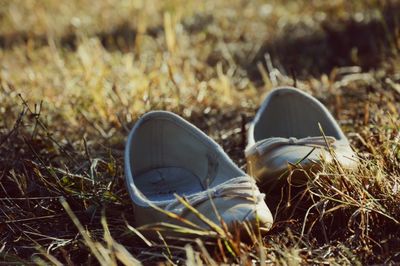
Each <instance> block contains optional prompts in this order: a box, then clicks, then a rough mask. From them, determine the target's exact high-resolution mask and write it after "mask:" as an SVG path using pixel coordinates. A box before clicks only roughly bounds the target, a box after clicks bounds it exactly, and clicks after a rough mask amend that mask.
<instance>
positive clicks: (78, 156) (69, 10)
mask: <svg viewBox="0 0 400 266" xmlns="http://www.w3.org/2000/svg"><path fill="white" fill-rule="evenodd" d="M389 2H390V3H389ZM396 10H399V3H398V1H387V2H385V3H383V2H381V1H373V0H371V1H341V0H340V1H339V0H337V1H329V2H327V1H283V0H274V1H251V2H248V1H239V0H235V1H178V0H174V1H117V0H107V1H100V2H95V3H94V2H93V1H77V0H76V1H63V2H59V1H55V0H44V1H33V0H23V1H5V0H3V1H2V0H0V22H1V23H0V62H1V63H0V101H1V104H0V115H1V117H2V119H0V144H1V145H0V155H1V156H0V157H1V159H0V169H1V170H0V173H1V174H0V217H1V219H0V239H1V241H0V260H4V261H6V262H9V263H11V262H20V263H25V264H26V263H28V262H30V261H33V262H35V263H37V264H43V265H44V264H48V263H51V264H61V263H63V264H70V265H72V264H79V263H81V264H104V265H117V264H118V263H120V264H125V265H130V264H134V263H139V262H141V263H143V264H148V263H155V262H164V263H167V264H182V263H183V264H184V263H185V261H186V263H187V264H200V263H204V264H207V265H215V264H219V263H239V264H251V263H260V264H263V263H266V264H283V265H296V264H298V263H303V264H352V265H353V264H360V263H364V264H365V263H390V262H396V261H397V262H398V261H399V259H400V257H399V254H400V249H399V246H400V243H399V240H398V235H399V234H400V225H399V220H400V215H399V214H400V209H399V202H400V185H399V183H400V177H399V175H400V161H399V160H400V149H399V140H400V133H399V128H400V124H399V122H398V121H399V111H400V106H399V99H400V98H399V97H400V96H399V95H400V85H399V84H400V74H399V73H400V72H399V71H400V64H399V57H398V54H399V51H400V24H399V21H398V19H397V18H396V16H395V15H393V14H397V13H396V12H397V11H396ZM292 55H293V56H292ZM288 57H290V58H288ZM282 85H296V86H297V87H299V88H300V89H302V90H305V91H307V92H310V93H312V94H313V95H315V96H317V97H318V98H319V99H321V100H322V101H323V102H324V103H325V104H326V105H327V106H328V108H329V109H330V110H331V111H332V113H333V114H334V115H335V117H336V118H338V120H339V122H340V124H341V125H342V127H343V129H344V130H345V131H346V134H347V135H348V136H349V138H350V140H351V143H352V145H353V146H354V148H355V150H356V151H357V152H358V155H359V157H360V161H361V165H360V167H359V169H357V170H354V171H346V170H344V171H343V170H342V169H340V168H338V167H337V166H335V165H333V166H332V165H324V166H323V167H322V170H321V171H320V172H319V173H316V174H310V175H309V176H308V181H307V184H305V185H303V186H299V185H292V186H290V185H289V184H284V185H281V186H280V187H277V188H276V189H274V190H273V191H271V192H269V193H268V195H267V196H266V200H267V204H268V206H269V207H270V208H271V211H272V213H274V214H275V221H276V222H275V224H274V227H273V228H272V230H271V231H270V233H268V234H267V235H266V236H263V237H262V236H261V235H259V234H258V231H257V228H248V226H246V225H242V227H243V228H246V230H245V231H247V232H248V233H249V232H250V237H247V238H245V237H244V235H241V236H239V235H238V234H235V233H229V232H227V231H226V230H225V229H226V228H224V227H223V226H222V227H219V226H217V225H210V230H208V231H207V230H205V231H204V230H203V231H202V230H197V229H196V228H190V227H187V228H186V227H181V226H176V225H166V224H162V223H161V224H157V225H153V226H150V225H149V226H146V227H145V228H141V229H146V230H149V229H150V230H153V231H154V230H155V229H159V232H160V234H159V235H157V236H158V237H156V239H147V238H146V236H144V235H143V234H142V231H140V232H139V230H138V228H134V227H132V226H131V225H132V224H133V219H134V213H133V209H132V207H131V201H130V198H129V196H128V195H127V192H126V189H125V185H124V180H123V170H122V169H123V158H122V157H123V149H124V141H125V138H126V136H127V134H128V131H129V130H130V128H131V127H132V126H133V124H134V123H135V121H136V120H137V118H138V117H139V116H140V115H142V114H144V113H145V112H147V111H150V110H155V109H163V110H170V111H174V112H176V113H178V114H180V115H182V116H183V117H185V118H187V119H188V120H190V121H191V122H193V123H194V124H195V125H197V126H198V127H200V128H201V129H202V130H204V131H205V132H206V133H207V134H208V135H210V136H211V137H213V138H214V139H215V140H216V141H217V142H219V143H220V144H221V145H222V146H223V147H224V149H225V150H226V151H227V152H228V153H229V155H230V156H231V157H232V158H233V159H234V161H235V162H237V163H238V164H239V165H240V166H241V167H243V168H245V165H244V157H243V156H244V155H243V150H244V146H245V141H246V140H245V137H246V132H245V130H246V123H247V122H249V121H250V120H251V119H252V117H253V116H254V113H255V111H256V109H257V107H258V106H259V104H260V103H261V101H262V99H263V96H264V95H265V94H266V93H267V92H268V91H270V90H271V89H272V88H273V87H275V86H282ZM296 171H298V170H296ZM287 183H290V178H289V179H288V182H287ZM263 189H264V190H265V191H269V190H268V188H263ZM61 198H62V200H61V201H60V199H61ZM181 200H184V199H181ZM188 208H190V206H188ZM194 211H195V210H194ZM166 231H175V232H179V233H181V234H182V236H181V237H172V238H171V237H168V234H165V232H166ZM164 235H165V236H164ZM194 235H197V236H199V237H200V236H201V240H200V239H195V237H194Z"/></svg>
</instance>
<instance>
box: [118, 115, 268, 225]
mask: <svg viewBox="0 0 400 266" xmlns="http://www.w3.org/2000/svg"><path fill="white" fill-rule="evenodd" d="M125 177H126V184H127V188H128V191H129V194H130V197H131V199H132V201H133V205H134V211H135V225H136V226H137V227H140V226H143V225H149V224H156V223H161V222H162V223H169V224H175V225H176V224H178V225H182V222H180V221H179V220H178V219H175V218H173V217H172V216H174V215H177V216H179V217H181V218H183V219H185V220H187V221H189V222H190V223H192V224H194V225H196V226H198V227H200V228H204V229H209V225H207V223H205V222H204V221H203V220H202V219H200V218H199V217H198V215H197V214H195V213H194V212H193V211H191V210H190V209H189V208H188V207H187V206H185V205H184V204H182V203H181V201H179V200H178V199H177V197H176V196H175V195H179V196H181V197H184V198H185V199H186V200H187V201H188V202H189V204H190V205H191V206H193V207H194V208H195V210H197V211H198V212H199V213H201V214H202V215H204V216H205V217H206V218H207V219H209V220H210V221H212V222H213V223H215V224H216V225H218V226H220V225H221V223H220V219H219V218H218V217H221V218H222V220H224V222H225V223H226V224H227V225H228V226H233V224H234V223H235V222H241V221H249V222H251V223H253V224H255V223H256V221H257V224H259V225H260V226H261V227H263V228H265V229H269V228H270V227H271V225H272V215H271V213H270V211H269V209H268V207H267V205H266V204H265V202H264V194H261V193H260V191H259V189H258V187H257V186H256V184H255V181H254V180H253V179H252V178H250V177H249V176H247V175H246V174H245V173H244V172H243V171H242V170H240V169H239V168H238V167H237V166H236V165H235V164H234V163H233V162H232V161H231V160H230V159H229V157H228V156H227V155H226V154H225V153H224V151H223V150H222V148H221V147H220V146H219V145H218V144H217V143H216V142H214V141H213V140H212V139H211V138H209V137H208V136H206V135H205V134H204V133H203V132H201V131H200V130H199V129H198V128H196V127H195V126H193V125H192V124H190V123H189V122H187V121H185V120H184V119H182V118H181V117H179V116H177V115H175V114H173V113H170V112H164V111H153V112H150V113H147V114H145V115H144V116H143V117H142V118H140V119H139V121H138V122H137V123H136V124H135V126H134V128H133V129H132V131H131V133H130V135H129V138H128V141H127V143H126V149H125ZM213 205H214V206H215V208H214V207H213ZM156 209H158V210H156ZM215 210H216V211H215ZM166 212H168V213H169V214H171V213H172V214H173V215H172V216H171V215H167V214H166ZM216 212H217V213H216ZM167 233H168V232H167Z"/></svg>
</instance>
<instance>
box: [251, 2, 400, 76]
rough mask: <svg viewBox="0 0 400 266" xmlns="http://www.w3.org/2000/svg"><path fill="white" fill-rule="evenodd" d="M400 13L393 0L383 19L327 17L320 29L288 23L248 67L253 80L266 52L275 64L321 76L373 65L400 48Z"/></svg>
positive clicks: (287, 69)
mask: <svg viewBox="0 0 400 266" xmlns="http://www.w3.org/2000/svg"><path fill="white" fill-rule="evenodd" d="M398 14H400V5H399V4H396V5H394V4H392V5H389V6H387V7H386V8H385V9H384V11H383V12H382V19H373V20H370V21H364V20H361V19H359V20H358V21H357V20H356V19H352V20H349V21H332V20H328V21H326V22H324V23H322V24H321V27H320V29H319V30H315V29H309V28H307V26H305V25H294V26H291V27H288V28H287V29H286V32H285V33H284V34H283V35H282V36H281V37H280V38H278V39H273V40H271V41H270V42H267V43H265V44H264V45H263V46H262V47H261V48H260V50H259V51H258V52H257V55H256V57H255V58H254V60H253V61H252V62H250V64H249V66H248V67H247V71H248V73H249V75H250V76H251V78H252V79H253V80H254V81H257V80H260V79H261V76H260V73H259V71H258V69H257V63H258V62H262V63H263V64H264V65H265V66H266V63H265V62H266V60H265V55H266V54H269V55H270V56H271V58H272V63H273V64H274V66H275V67H278V68H279V69H280V70H281V71H284V72H286V74H288V75H291V74H292V73H295V74H296V75H297V76H298V77H305V76H307V75H310V74H311V75H314V76H319V75H321V74H323V73H330V72H331V71H332V70H333V69H334V68H335V67H341V66H351V65H358V66H361V67H362V68H363V70H368V69H372V68H374V67H377V66H379V64H380V63H381V62H382V60H383V58H387V57H388V56H391V55H393V54H395V53H398V52H399V50H400V45H399V44H396V34H397V35H398V34H399V29H400V25H399V22H400V21H399V17H398ZM398 37H399V36H397V38H398ZM396 46H397V47H396Z"/></svg>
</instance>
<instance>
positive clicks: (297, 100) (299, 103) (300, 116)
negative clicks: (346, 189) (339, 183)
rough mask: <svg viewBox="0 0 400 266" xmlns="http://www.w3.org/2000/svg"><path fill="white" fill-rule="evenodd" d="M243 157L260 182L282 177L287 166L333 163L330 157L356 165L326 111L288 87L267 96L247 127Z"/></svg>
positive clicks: (311, 165)
mask: <svg viewBox="0 0 400 266" xmlns="http://www.w3.org/2000/svg"><path fill="white" fill-rule="evenodd" d="M319 125H321V128H322V130H323V131H322V132H324V134H323V133H322V132H321V128H320V127H319ZM324 135H325V136H324ZM329 149H331V151H329ZM245 154H246V159H247V163H248V166H247V167H248V170H249V173H250V174H251V175H252V176H254V177H256V178H257V180H258V181H260V182H262V183H270V182H275V181H277V180H278V179H280V178H283V177H285V173H288V169H289V168H288V167H290V164H297V165H298V166H301V167H302V168H303V169H305V170H312V169H313V168H316V169H318V167H319V165H320V164H319V163H320V162H321V161H323V160H324V161H326V162H333V160H335V159H334V157H335V158H336V160H337V162H339V163H340V164H341V165H342V166H343V167H345V168H355V167H356V166H357V163H358V160H357V158H356V155H355V153H354V152H353V150H352V149H351V147H350V144H349V141H348V139H347V138H346V136H345V135H344V133H343V131H342V130H341V129H340V127H339V125H338V124H337V122H336V121H335V119H334V118H333V117H332V115H331V114H330V113H329V111H328V109H327V108H326V107H325V106H324V105H323V104H322V103H321V102H319V101H318V100H317V99H315V98H314V97H312V96H311V95H309V94H306V93H304V92H302V91H300V90H298V89H295V88H290V87H288V88H286V87H285V88H278V89H275V90H273V91H272V92H271V93H269V94H268V95H267V97H266V98H265V100H264V102H263V104H262V105H261V107H260V109H259V110H258V112H257V114H256V116H255V118H254V121H253V122H252V124H251V125H250V128H249V131H248V145H247V148H246V151H245ZM332 154H334V156H332ZM299 179H302V178H299ZM298 181H300V182H303V181H304V179H303V180H298Z"/></svg>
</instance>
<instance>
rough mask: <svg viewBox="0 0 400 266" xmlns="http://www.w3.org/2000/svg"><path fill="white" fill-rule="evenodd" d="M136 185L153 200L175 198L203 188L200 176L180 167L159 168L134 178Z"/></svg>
mask: <svg viewBox="0 0 400 266" xmlns="http://www.w3.org/2000/svg"><path fill="white" fill-rule="evenodd" d="M134 182H135V185H136V187H137V188H138V189H139V190H140V191H141V192H142V193H143V194H144V195H145V196H146V197H147V198H148V199H149V200H151V201H164V200H170V199H175V196H174V194H175V193H176V194H178V195H181V196H183V195H191V194H194V193H197V192H200V191H202V190H203V186H202V184H201V181H200V178H199V177H198V176H196V175H194V174H193V173H191V172H190V171H188V170H186V169H183V168H179V167H167V168H157V169H154V170H150V171H147V172H145V173H143V174H141V175H139V176H136V177H135V178H134Z"/></svg>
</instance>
